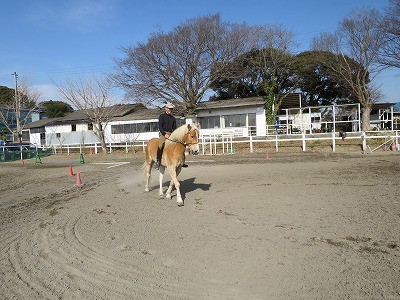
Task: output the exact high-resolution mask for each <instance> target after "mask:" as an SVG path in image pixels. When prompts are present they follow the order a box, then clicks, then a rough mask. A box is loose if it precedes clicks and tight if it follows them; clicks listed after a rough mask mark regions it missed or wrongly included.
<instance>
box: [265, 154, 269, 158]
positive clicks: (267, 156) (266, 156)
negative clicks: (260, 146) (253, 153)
mask: <svg viewBox="0 0 400 300" xmlns="http://www.w3.org/2000/svg"><path fill="white" fill-rule="evenodd" d="M265 159H266V160H269V154H268V152H267V154H266V155H265Z"/></svg>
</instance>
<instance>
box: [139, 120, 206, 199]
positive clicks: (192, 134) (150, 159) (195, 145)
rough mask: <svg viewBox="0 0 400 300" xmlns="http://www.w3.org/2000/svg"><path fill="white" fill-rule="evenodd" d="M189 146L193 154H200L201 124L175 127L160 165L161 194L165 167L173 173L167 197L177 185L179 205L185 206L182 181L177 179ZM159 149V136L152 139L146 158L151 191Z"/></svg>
mask: <svg viewBox="0 0 400 300" xmlns="http://www.w3.org/2000/svg"><path fill="white" fill-rule="evenodd" d="M186 148H189V151H191V153H192V154H193V155H197V154H199V126H198V125H197V124H192V125H191V124H185V125H182V126H180V127H178V128H177V129H175V130H174V131H173V132H172V133H171V135H170V137H169V138H168V139H166V141H165V144H164V149H163V153H162V156H161V164H160V166H159V171H160V174H159V183H160V188H159V196H160V197H162V196H163V195H164V193H163V189H162V183H163V177H164V172H165V169H167V170H168V172H169V174H170V175H171V182H170V184H169V187H168V190H167V191H166V198H167V199H171V192H172V188H173V187H174V185H175V188H176V198H177V200H176V201H177V203H178V206H183V200H182V196H181V192H180V183H179V181H178V179H177V177H178V175H179V173H180V172H181V169H182V165H183V164H184V162H185V150H186ZM157 149H158V138H153V139H151V140H150V141H149V142H148V143H147V146H146V150H145V153H146V159H145V162H144V164H143V165H144V169H145V179H146V188H145V191H146V192H148V191H150V189H149V181H150V176H151V169H152V167H153V164H154V163H155V162H156V161H157Z"/></svg>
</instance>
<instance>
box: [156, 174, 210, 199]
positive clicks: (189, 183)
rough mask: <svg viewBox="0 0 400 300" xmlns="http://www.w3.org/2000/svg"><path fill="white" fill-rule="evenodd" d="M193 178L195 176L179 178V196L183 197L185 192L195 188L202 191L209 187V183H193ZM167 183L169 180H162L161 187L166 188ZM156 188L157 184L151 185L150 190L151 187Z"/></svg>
mask: <svg viewBox="0 0 400 300" xmlns="http://www.w3.org/2000/svg"><path fill="white" fill-rule="evenodd" d="M195 180H196V177H192V178H188V179H184V180H179V183H180V185H181V196H182V198H183V199H185V198H186V194H187V193H190V192H193V191H195V190H198V189H200V190H202V191H208V190H209V189H210V187H211V183H195ZM169 183H170V181H166V182H164V183H163V189H164V188H165V187H167V188H168V186H169ZM157 188H158V185H157V186H153V187H152V190H153V189H157ZM174 190H175V187H174V189H173V190H172V191H174ZM164 192H165V190H164Z"/></svg>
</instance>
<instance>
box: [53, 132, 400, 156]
mask: <svg viewBox="0 0 400 300" xmlns="http://www.w3.org/2000/svg"><path fill="white" fill-rule="evenodd" d="M399 139H400V131H386V132H383V131H380V132H376V131H371V132H362V133H358V132H353V133H348V134H347V135H346V136H345V137H343V136H340V133H334V132H331V133H318V134H305V133H302V134H292V135H286V134H285V135H280V134H277V135H274V136H267V137H264V136H262V137H258V136H249V137H244V138H243V137H242V138H237V137H235V136H234V135H233V134H209V135H201V136H200V141H199V145H200V151H201V154H203V155H216V154H227V153H229V154H232V153H235V151H236V148H237V147H238V146H239V145H240V147H241V148H246V147H248V150H249V152H250V153H253V152H255V147H256V146H257V145H260V144H265V145H267V146H269V145H268V144H272V145H274V148H275V152H279V148H280V147H281V146H282V144H283V143H287V142H298V143H299V144H300V145H301V148H302V151H304V152H305V151H307V142H312V141H313V142H316V141H321V142H322V141H329V142H330V145H331V148H332V151H336V143H337V141H338V140H354V141H359V143H360V145H361V148H362V151H363V152H364V153H365V152H368V151H369V152H374V151H376V150H378V149H391V150H397V151H400V146H399ZM373 140H375V142H374V143H373V144H374V146H373V147H371V146H370V144H372V143H370V142H369V141H373ZM376 141H380V142H381V144H379V145H378V146H376V145H377V143H376ZM147 142H148V141H134V142H129V143H128V142H126V143H108V144H107V152H109V153H112V152H114V151H117V150H124V151H125V153H128V152H129V151H133V150H135V151H136V150H138V149H140V151H143V152H144V150H145V147H146V144H147ZM265 145H264V146H265ZM260 147H263V146H260ZM53 148H54V153H60V152H64V151H66V152H67V154H71V153H77V152H78V153H82V152H85V151H86V152H90V153H91V154H96V153H98V152H99V151H100V150H101V146H100V144H99V143H95V144H85V145H83V144H68V145H63V146H60V145H58V146H53ZM393 148H395V149H393Z"/></svg>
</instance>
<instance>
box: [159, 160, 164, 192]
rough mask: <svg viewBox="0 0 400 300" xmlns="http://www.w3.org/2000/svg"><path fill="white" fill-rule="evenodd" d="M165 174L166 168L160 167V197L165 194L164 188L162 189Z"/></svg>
mask: <svg viewBox="0 0 400 300" xmlns="http://www.w3.org/2000/svg"><path fill="white" fill-rule="evenodd" d="M164 172H165V167H164V166H160V174H159V175H158V181H159V184H160V188H159V191H158V195H159V196H160V197H162V196H164V192H163V188H162V185H163V178H164Z"/></svg>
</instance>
